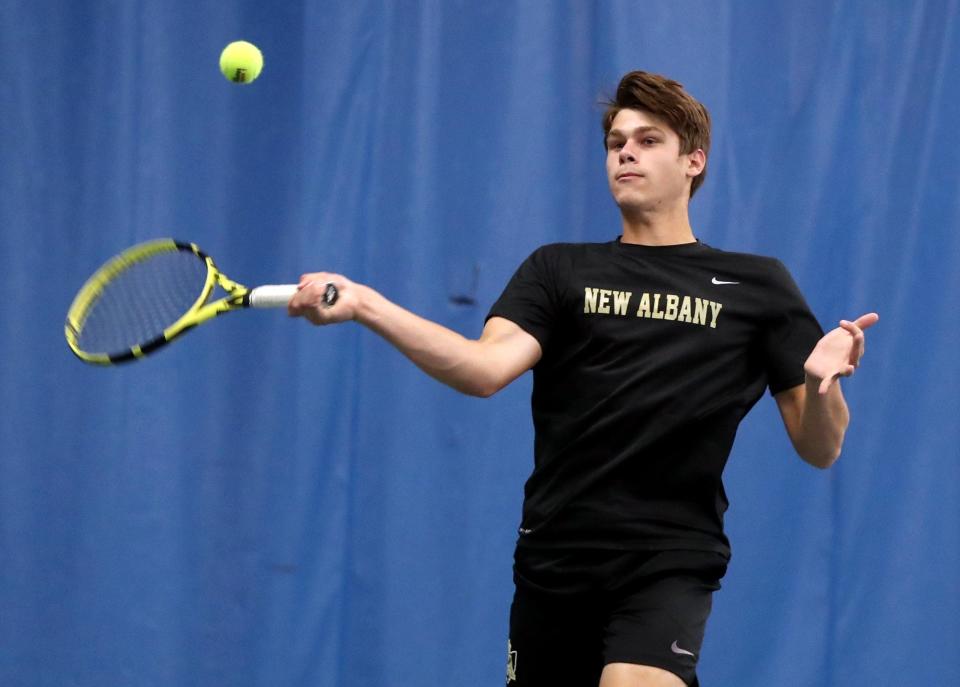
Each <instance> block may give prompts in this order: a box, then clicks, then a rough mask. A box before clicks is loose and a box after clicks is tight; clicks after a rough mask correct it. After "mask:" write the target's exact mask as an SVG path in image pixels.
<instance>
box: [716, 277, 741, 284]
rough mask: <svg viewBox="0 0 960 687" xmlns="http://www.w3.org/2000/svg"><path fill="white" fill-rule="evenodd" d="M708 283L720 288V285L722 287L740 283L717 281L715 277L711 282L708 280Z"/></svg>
mask: <svg viewBox="0 0 960 687" xmlns="http://www.w3.org/2000/svg"><path fill="white" fill-rule="evenodd" d="M710 283H712V284H716V285H717V286H720V285H722V284H739V283H740V282H738V281H720V280H719V279H717V278H716V277H714V278H713V279H712V280H710Z"/></svg>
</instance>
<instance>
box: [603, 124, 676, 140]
mask: <svg viewBox="0 0 960 687" xmlns="http://www.w3.org/2000/svg"><path fill="white" fill-rule="evenodd" d="M649 133H657V134H661V135H666V134H665V132H664V131H663V129H661V128H660V127H657V126H638V127H637V128H636V129H634V130H633V131H631V132H630V135H631V136H641V135H643V134H649ZM611 138H627V132H625V131H624V130H623V129H610V131H608V132H607V140H609V139H611Z"/></svg>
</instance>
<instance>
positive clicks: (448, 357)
mask: <svg viewBox="0 0 960 687" xmlns="http://www.w3.org/2000/svg"><path fill="white" fill-rule="evenodd" d="M328 282H332V283H333V284H334V285H335V286H336V287H337V289H338V291H339V298H338V299H337V302H336V303H335V304H334V305H333V306H332V307H327V306H326V305H325V304H324V302H323V289H324V285H325V284H326V283H328ZM298 288H299V291H298V292H297V294H296V295H295V296H294V297H293V298H292V299H291V300H290V304H289V306H288V312H289V313H290V315H291V316H293V317H304V318H306V319H307V320H309V321H310V322H312V323H314V324H316V325H326V324H334V323H337V322H345V321H348V320H354V321H356V322H359V323H360V324H362V325H364V326H365V327H367V328H368V329H370V330H372V331H374V332H376V333H377V334H379V335H380V336H382V337H383V338H384V339H386V340H387V341H389V342H390V343H391V344H393V346H394V347H395V348H397V350H399V351H400V352H401V353H403V354H404V355H405V356H407V357H408V358H409V359H410V360H412V361H413V362H414V363H415V364H416V365H417V367H419V368H420V369H421V370H423V371H424V372H426V373H427V374H429V375H430V376H431V377H433V378H435V379H437V380H439V381H441V382H443V383H444V384H446V385H448V386H450V387H453V388H454V389H456V390H457V391H461V392H463V393H465V394H469V395H471V396H483V397H486V396H492V395H493V394H494V393H496V392H497V391H499V390H500V389H502V388H503V387H505V386H506V385H507V384H509V383H510V382H512V381H513V380H514V379H516V378H517V377H519V376H520V375H521V374H523V373H524V372H526V371H527V370H529V369H530V368H531V367H533V366H534V365H535V364H536V363H537V361H538V360H539V359H540V355H541V350H540V344H539V342H538V341H537V340H536V339H535V338H534V337H533V336H531V335H530V334H528V333H527V332H525V331H524V330H523V329H521V328H520V327H519V326H517V325H516V324H514V323H513V322H511V321H509V320H506V319H503V318H501V317H492V318H490V320H489V321H488V322H487V324H486V326H485V327H484V328H483V333H482V335H481V336H480V338H479V339H476V340H474V339H467V338H466V337H463V336H461V335H460V334H458V333H457V332H455V331H453V330H451V329H448V328H446V327H444V326H442V325H439V324H437V323H435V322H431V321H429V320H426V319H424V318H422V317H420V316H418V315H415V314H414V313H412V312H410V311H409V310H405V309H403V308H401V307H400V306H398V305H396V304H395V303H392V302H390V301H389V300H387V299H386V298H384V297H383V296H381V295H380V294H379V293H377V292H376V291H374V290H373V289H371V288H369V287H367V286H364V285H362V284H356V283H354V282H352V281H350V280H349V279H347V278H346V277H343V276H341V275H338V274H329V273H324V272H319V273H312V274H305V275H303V276H302V277H301V278H300V284H299V287H298Z"/></svg>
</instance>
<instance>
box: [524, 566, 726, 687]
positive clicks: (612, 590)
mask: <svg viewBox="0 0 960 687" xmlns="http://www.w3.org/2000/svg"><path fill="white" fill-rule="evenodd" d="M726 567H727V559H726V558H725V557H724V556H722V555H720V554H718V553H711V552H706V551H661V552H639V551H628V552H624V551H579V552H557V551H552V550H546V551H545V550H534V549H528V548H526V547H519V548H518V549H517V554H516V565H515V567H514V579H515V582H516V593H515V594H514V599H513V605H512V606H511V608H510V641H509V645H508V657H507V685H508V686H509V687H547V686H548V685H549V686H551V687H553V686H555V685H564V687H597V685H598V684H599V682H600V673H601V672H602V671H603V667H604V666H605V665H606V664H608V663H634V664H639V665H648V666H654V667H657V668H662V669H664V670H668V671H670V672H672V673H675V674H676V675H679V676H680V678H681V679H682V680H683V681H684V682H685V683H686V684H688V685H697V684H698V683H697V675H696V667H697V659H698V657H699V655H700V646H701V644H702V642H703V633H704V629H705V627H706V623H707V617H708V616H709V615H710V607H711V602H712V597H713V592H715V591H716V590H718V589H719V588H720V578H722V577H723V575H724V573H725V572H726Z"/></svg>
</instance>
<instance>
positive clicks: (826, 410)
mask: <svg viewBox="0 0 960 687" xmlns="http://www.w3.org/2000/svg"><path fill="white" fill-rule="evenodd" d="M879 319H880V317H879V316H878V315H877V314H876V313H868V314H866V315H863V316H862V317H859V318H857V319H856V320H855V321H853V322H849V321H847V320H841V321H840V326H839V327H837V328H836V329H834V330H833V331H831V332H828V333H827V334H826V335H824V337H823V338H822V339H820V341H818V342H817V345H816V346H815V347H814V349H813V352H812V353H810V356H809V357H808V358H807V361H806V363H805V364H804V368H803V369H804V372H805V373H806V383H804V384H802V385H800V386H796V387H794V388H792V389H787V390H785V391H781V392H780V393H779V394H777V395H776V399H777V405H778V407H779V408H780V415H781V416H782V417H783V422H784V425H786V428H787V433H788V434H789V435H790V440H791V442H792V443H793V446H794V448H795V449H796V451H797V453H798V454H800V457H801V458H803V459H804V460H805V461H807V462H808V463H810V464H811V465H815V466H816V467H820V468H827V467H830V466H831V465H832V464H833V463H834V462H835V461H836V460H837V458H838V457H839V456H840V449H841V447H842V445H843V436H844V433H845V432H846V430H847V425H848V424H849V422H850V413H849V411H848V409H847V404H846V402H845V401H844V399H843V393H842V392H841V391H840V385H839V384H837V383H835V382H836V381H837V380H838V379H839V378H840V377H849V376H851V375H852V374H853V373H854V371H855V370H856V369H857V367H859V365H860V359H861V358H862V357H863V353H864V336H863V330H865V329H867V328H869V327H872V326H873V325H874V324H876V323H877V321H878V320H879Z"/></svg>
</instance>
